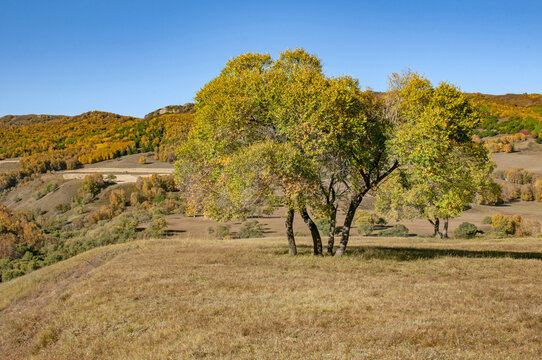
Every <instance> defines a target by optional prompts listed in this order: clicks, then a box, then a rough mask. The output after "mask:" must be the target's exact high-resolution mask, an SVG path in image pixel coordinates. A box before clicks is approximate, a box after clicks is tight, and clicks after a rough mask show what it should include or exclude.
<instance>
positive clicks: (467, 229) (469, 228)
mask: <svg viewBox="0 0 542 360" xmlns="http://www.w3.org/2000/svg"><path fill="white" fill-rule="evenodd" d="M477 232H478V228H477V227H476V225H474V224H471V223H468V222H463V223H461V224H460V225H459V226H458V227H457V229H455V231H454V236H455V237H457V238H464V239H469V238H473V237H475V236H476V233H477Z"/></svg>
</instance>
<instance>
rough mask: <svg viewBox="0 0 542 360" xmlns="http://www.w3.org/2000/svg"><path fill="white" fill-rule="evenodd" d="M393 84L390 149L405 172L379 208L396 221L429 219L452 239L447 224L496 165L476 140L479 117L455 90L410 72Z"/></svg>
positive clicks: (388, 188) (380, 196) (382, 197)
mask: <svg viewBox="0 0 542 360" xmlns="http://www.w3.org/2000/svg"><path fill="white" fill-rule="evenodd" d="M393 84H394V85H393V87H392V91H391V92H390V95H389V96H391V97H392V99H393V101H395V102H396V103H397V105H396V109H397V113H398V116H397V118H398V120H399V121H398V124H397V131H396V133H395V136H394V138H393V140H392V142H391V148H392V151H393V153H394V154H395V156H396V158H397V159H398V161H399V163H400V164H401V167H400V173H398V174H397V175H396V176H395V177H394V178H393V179H392V180H391V181H388V182H387V184H385V186H383V187H382V188H381V189H379V192H378V200H377V208H378V210H379V211H380V212H383V213H387V214H389V215H390V216H392V217H395V218H396V219H401V218H413V217H422V218H426V219H427V220H428V221H429V222H430V223H431V224H432V225H433V227H434V235H435V236H442V237H448V221H449V219H450V218H452V217H456V216H459V214H461V212H462V211H463V209H464V208H465V206H466V205H468V204H470V203H471V202H472V201H473V199H474V197H475V195H476V194H477V192H479V191H480V190H482V189H484V188H487V187H488V183H489V182H490V174H491V172H492V170H493V163H492V162H491V161H490V159H489V156H488V153H487V150H486V149H485V148H484V147H483V145H482V144H480V143H477V142H475V141H473V134H474V130H475V129H476V128H477V126H478V123H479V121H480V120H479V115H478V113H477V112H476V110H475V109H474V107H473V106H472V105H471V104H470V103H469V101H468V99H467V98H466V97H465V96H464V95H463V94H462V93H461V92H460V91H459V90H458V89H457V88H455V87H453V86H452V85H449V84H446V83H442V84H440V85H439V86H438V87H436V88H434V87H433V86H432V85H431V83H430V82H429V81H428V80H426V79H424V78H422V77H420V76H418V75H416V74H412V73H409V74H406V75H405V76H402V77H401V76H395V77H394V78H393ZM441 220H442V221H443V223H444V229H443V231H442V232H441V231H440V223H441Z"/></svg>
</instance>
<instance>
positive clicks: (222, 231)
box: [207, 224, 230, 239]
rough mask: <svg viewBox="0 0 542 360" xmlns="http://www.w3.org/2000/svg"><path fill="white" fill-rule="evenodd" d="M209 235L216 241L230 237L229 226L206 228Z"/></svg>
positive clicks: (221, 225)
mask: <svg viewBox="0 0 542 360" xmlns="http://www.w3.org/2000/svg"><path fill="white" fill-rule="evenodd" d="M207 232H208V233H209V235H211V236H214V237H215V238H217V239H224V238H226V237H229V236H230V225H223V224H218V225H217V226H216V227H214V228H213V227H211V226H209V227H208V228H207Z"/></svg>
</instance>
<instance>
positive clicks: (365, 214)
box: [354, 210, 387, 226]
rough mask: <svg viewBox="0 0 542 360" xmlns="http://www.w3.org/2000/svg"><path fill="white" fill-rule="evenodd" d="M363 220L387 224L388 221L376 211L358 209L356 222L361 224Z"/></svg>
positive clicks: (376, 223)
mask: <svg viewBox="0 0 542 360" xmlns="http://www.w3.org/2000/svg"><path fill="white" fill-rule="evenodd" d="M363 222H368V223H371V224H373V225H386V224H387V221H386V219H384V218H383V217H380V216H378V214H376V213H375V212H369V211H363V210H362V211H358V212H357V214H356V219H355V221H354V223H355V224H356V225H358V226H359V224H361V223H363Z"/></svg>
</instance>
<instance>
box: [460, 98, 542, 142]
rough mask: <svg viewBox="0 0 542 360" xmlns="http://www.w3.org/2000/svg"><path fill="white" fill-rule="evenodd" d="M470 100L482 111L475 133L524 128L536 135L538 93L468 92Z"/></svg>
mask: <svg viewBox="0 0 542 360" xmlns="http://www.w3.org/2000/svg"><path fill="white" fill-rule="evenodd" d="M469 97H470V98H471V99H472V101H473V103H474V104H475V105H476V106H477V107H478V108H479V110H480V112H481V113H482V114H483V118H484V121H483V122H482V123H481V126H480V129H479V135H480V136H481V137H486V136H495V135H499V134H515V133H517V132H519V131H521V130H527V131H528V132H530V133H531V134H533V135H536V136H538V135H539V134H540V132H541V131H542V95H541V94H506V95H485V94H480V93H474V94H469Z"/></svg>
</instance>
